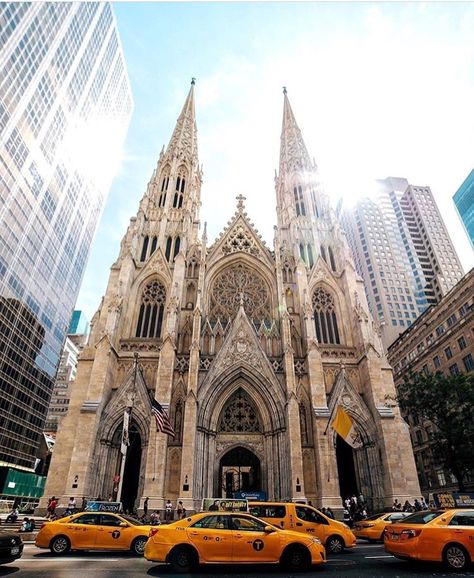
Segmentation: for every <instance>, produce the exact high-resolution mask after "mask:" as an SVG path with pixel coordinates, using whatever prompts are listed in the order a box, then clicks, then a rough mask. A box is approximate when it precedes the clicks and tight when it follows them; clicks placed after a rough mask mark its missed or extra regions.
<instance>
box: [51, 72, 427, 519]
mask: <svg viewBox="0 0 474 578" xmlns="http://www.w3.org/2000/svg"><path fill="white" fill-rule="evenodd" d="M201 186H202V172H201V168H200V166H199V159H198V143H197V129H196V120H195V106H194V80H193V82H192V84H191V88H190V91H189V94H188V96H187V98H186V101H185V103H184V106H183V109H182V111H181V114H180V116H179V118H178V120H177V123H176V127H175V129H174V132H173V135H172V137H171V140H170V142H169V145H168V147H167V148H166V150H165V149H163V151H162V152H161V154H160V157H159V159H158V163H157V166H156V169H155V170H154V172H153V174H152V177H151V179H150V181H149V183H148V187H147V190H146V192H145V194H144V196H143V198H142V200H141V201H140V205H139V209H138V212H137V214H136V216H134V217H132V218H131V220H130V225H129V227H128V230H127V232H126V233H125V236H124V237H123V240H122V243H121V247H120V254H119V256H118V259H117V261H116V262H115V263H114V264H113V265H112V267H111V271H110V277H109V282H108V286H107V290H106V294H105V295H104V297H103V299H102V302H101V304H100V307H99V309H98V311H97V312H96V314H95V316H94V318H93V320H92V328H91V333H90V338H89V341H88V344H87V345H86V347H85V348H84V350H83V352H82V354H81V356H80V360H79V364H78V369H77V378H76V381H75V384H74V386H73V391H72V395H71V401H70V406H69V410H68V414H67V415H66V416H65V418H64V420H63V423H62V424H61V427H60V429H59V432H58V437H57V442H56V446H55V449H54V455H53V459H52V463H51V467H50V473H49V477H48V480H47V485H46V492H45V498H44V499H43V502H44V501H45V500H46V498H47V497H48V496H52V495H55V496H59V497H60V501H61V503H66V501H67V498H68V497H69V496H77V498H78V499H80V498H81V497H83V496H85V497H87V498H95V497H97V496H102V497H105V498H107V497H109V496H111V497H112V499H117V498H120V499H121V501H122V502H123V505H124V508H125V509H126V510H132V509H135V508H137V509H139V508H142V507H143V501H144V499H145V497H148V498H149V502H148V507H149V509H150V510H153V509H159V510H162V509H163V508H164V503H165V501H166V500H168V499H170V500H171V501H172V502H173V503H174V504H176V503H177V501H178V500H181V501H182V502H183V504H184V506H185V508H186V510H187V511H188V512H189V511H193V510H199V509H200V506H201V501H202V499H203V498H211V497H214V498H217V497H232V496H235V495H240V494H239V493H242V492H244V493H245V492H250V493H252V494H254V495H258V496H261V497H266V498H267V499H270V500H311V502H312V503H313V504H314V505H317V506H319V507H321V506H331V507H332V508H334V509H340V508H341V504H342V501H341V498H345V497H346V496H347V495H352V494H357V495H359V494H361V493H362V494H363V495H364V496H365V499H366V500H367V502H368V504H369V507H370V509H371V510H378V509H381V508H383V507H386V506H389V505H391V504H392V503H393V501H394V499H395V498H397V499H398V501H400V502H402V503H403V502H404V501H405V500H406V499H409V500H412V499H413V498H414V497H417V496H419V495H420V490H419V485H418V478H417V474H416V468H415V463H414V459H413V452H412V448H411V442H410V436H409V433H408V427H407V426H406V424H405V422H404V421H403V419H402V418H401V417H400V412H399V408H398V406H397V405H396V404H395V402H394V401H393V397H394V394H395V389H394V383H393V378H392V370H391V367H390V366H389V364H388V362H387V358H386V356H385V353H384V350H383V347H382V343H381V339H380V328H379V327H378V326H377V325H376V323H375V322H374V320H373V318H372V317H371V314H370V313H369V309H368V306H367V300H366V296H365V291H364V285H363V282H362V279H361V278H360V277H359V275H358V274H357V272H356V270H355V267H354V263H353V259H352V256H351V254H350V251H349V249H348V245H347V242H346V240H345V236H344V232H343V230H342V229H341V225H340V224H339V222H338V220H337V218H336V216H335V213H334V211H333V210H332V208H331V206H330V203H329V199H328V197H327V195H326V194H325V193H324V189H323V187H322V184H321V181H320V177H319V175H318V168H317V165H316V164H315V162H314V160H311V158H310V156H309V154H308V151H307V149H306V145H305V143H304V141H303V137H302V134H301V131H300V129H299V127H298V125H297V123H296V120H295V116H294V114H293V111H292V108H291V106H290V102H289V99H288V95H287V93H286V90H284V101H283V123H282V132H281V149H280V161H279V171H278V174H277V176H276V177H275V194H276V214H277V226H276V227H275V234H274V240H273V247H272V248H269V247H268V246H267V245H266V244H265V243H264V241H263V240H262V239H261V237H260V235H259V234H258V232H257V231H256V230H255V228H254V226H253V224H252V222H251V220H250V219H249V216H248V215H247V213H246V210H245V205H244V201H245V199H244V197H242V196H239V197H237V204H236V210H235V213H234V215H233V216H232V218H231V219H230V222H229V224H228V225H227V226H226V227H225V228H224V229H223V230H222V232H221V234H220V235H219V237H218V238H217V239H216V240H215V241H214V242H213V243H212V244H209V243H208V239H207V235H206V230H205V228H204V231H201V230H200V220H199V219H200V215H199V212H200V205H201ZM151 398H155V399H156V400H157V401H158V402H159V404H161V406H162V407H163V408H164V410H165V411H166V412H167V413H168V414H169V417H170V421H171V423H172V424H173V427H174V431H175V435H174V437H172V436H171V435H167V434H166V433H162V432H161V431H157V424H156V421H155V417H154V415H153V413H152V410H151V404H150V399H151ZM340 406H341V407H343V408H344V409H345V411H346V412H347V414H349V416H350V417H351V419H352V421H353V424H354V426H355V429H356V431H357V433H358V434H359V436H360V439H361V441H362V444H361V447H359V448H357V449H353V448H352V447H351V446H349V445H348V444H347V443H346V442H345V441H344V440H342V438H340V437H339V436H338V435H337V434H336V433H335V431H334V430H333V429H332V428H331V427H330V420H331V419H332V416H333V415H334V412H335V410H336V409H337V408H338V407H340ZM127 408H128V411H129V415H130V425H129V432H128V433H129V436H128V437H129V445H128V446H127V447H126V453H125V459H122V453H121V445H122V441H123V440H122V437H123V436H122V434H123V422H124V411H125V410H126V409H127Z"/></svg>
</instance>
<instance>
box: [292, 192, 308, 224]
mask: <svg viewBox="0 0 474 578" xmlns="http://www.w3.org/2000/svg"><path fill="white" fill-rule="evenodd" d="M293 194H294V196H295V208H296V216H297V217H299V216H300V215H301V216H305V215H306V209H305V206H304V200H303V189H302V188H301V185H297V186H295V187H294V188H293Z"/></svg>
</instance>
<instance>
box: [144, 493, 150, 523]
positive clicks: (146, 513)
mask: <svg viewBox="0 0 474 578" xmlns="http://www.w3.org/2000/svg"><path fill="white" fill-rule="evenodd" d="M148 500H149V498H148V497H146V498H145V501H144V502H143V517H144V518H146V517H147V516H148Z"/></svg>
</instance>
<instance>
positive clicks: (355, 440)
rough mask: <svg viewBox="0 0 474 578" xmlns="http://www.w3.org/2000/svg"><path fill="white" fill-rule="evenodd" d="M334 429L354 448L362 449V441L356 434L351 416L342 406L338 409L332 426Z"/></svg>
mask: <svg viewBox="0 0 474 578" xmlns="http://www.w3.org/2000/svg"><path fill="white" fill-rule="evenodd" d="M331 427H332V429H333V430H334V431H335V432H337V433H338V434H339V435H340V436H341V438H342V439H343V440H344V441H345V442H347V443H348V444H349V445H350V446H352V447H353V448H356V449H357V448H361V447H362V440H361V439H360V435H359V434H358V433H357V432H356V430H355V427H354V424H353V422H352V419H351V417H350V415H349V414H348V413H347V412H346V411H345V409H344V408H343V407H341V406H340V405H339V406H338V407H337V411H336V415H335V416H334V419H333V421H332V424H331Z"/></svg>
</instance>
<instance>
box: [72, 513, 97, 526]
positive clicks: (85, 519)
mask: <svg viewBox="0 0 474 578" xmlns="http://www.w3.org/2000/svg"><path fill="white" fill-rule="evenodd" d="M98 521H99V516H98V515H97V514H84V515H83V516H79V518H75V519H74V520H72V523H73V524H87V525H88V526H96V525H97V523H98Z"/></svg>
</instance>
